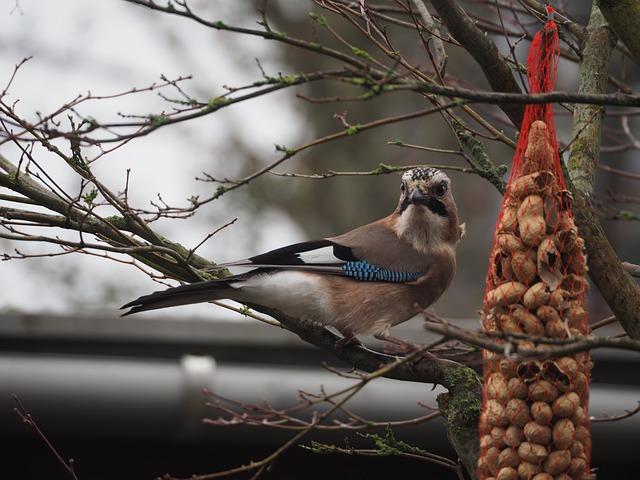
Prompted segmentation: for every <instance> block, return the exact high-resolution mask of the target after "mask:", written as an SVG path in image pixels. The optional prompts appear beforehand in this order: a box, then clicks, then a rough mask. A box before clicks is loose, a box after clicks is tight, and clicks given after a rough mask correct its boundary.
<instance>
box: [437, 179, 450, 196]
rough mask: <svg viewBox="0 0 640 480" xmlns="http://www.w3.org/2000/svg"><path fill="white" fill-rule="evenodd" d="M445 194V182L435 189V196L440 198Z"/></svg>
mask: <svg viewBox="0 0 640 480" xmlns="http://www.w3.org/2000/svg"><path fill="white" fill-rule="evenodd" d="M445 193H447V182H440V183H439V184H438V186H437V187H436V195H437V196H439V197H441V196H443V195H444V194H445Z"/></svg>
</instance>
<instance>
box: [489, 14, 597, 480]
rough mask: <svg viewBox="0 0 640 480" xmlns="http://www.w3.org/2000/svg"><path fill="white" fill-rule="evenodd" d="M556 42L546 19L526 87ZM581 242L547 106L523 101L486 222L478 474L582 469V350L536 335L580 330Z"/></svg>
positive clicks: (581, 474)
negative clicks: (553, 353) (570, 350)
mask: <svg viewBox="0 0 640 480" xmlns="http://www.w3.org/2000/svg"><path fill="white" fill-rule="evenodd" d="M558 57H559V41H558V34H557V28H556V25H555V23H554V22H553V21H551V20H550V21H549V22H548V23H547V24H546V25H545V27H544V28H543V29H542V30H541V31H540V32H538V33H537V34H536V36H535V38H534V41H533V43H532V46H531V50H530V53H529V58H528V60H527V67H528V80H529V88H530V92H531V93H543V92H548V91H551V90H553V88H554V85H555V78H556V70H557V62H558ZM586 272H587V266H586V260H585V255H584V241H583V239H582V238H581V237H580V236H579V233H578V229H577V227H576V225H575V223H574V221H573V214H572V211H571V195H570V194H569V192H567V190H566V187H565V182H564V177H563V174H562V168H561V164H560V158H559V155H558V148H557V142H556V136H555V127H554V124H553V110H552V105H550V104H541V105H528V106H527V108H526V111H525V118H524V121H523V125H522V128H521V131H520V137H519V140H518V146H517V148H516V153H515V156H514V159H513V165H512V171H511V176H510V178H509V182H508V184H507V189H506V193H505V196H504V199H503V203H502V210H501V212H500V216H499V218H498V222H497V224H496V228H495V241H494V245H493V250H492V252H491V257H490V267H489V273H488V276H487V290H486V295H485V299H484V318H483V327H484V329H485V331H488V332H494V333H495V334H496V343H497V344H499V345H502V346H504V349H505V352H504V354H496V353H492V352H489V351H485V352H484V360H485V367H484V399H483V411H482V415H481V418H480V458H479V461H478V477H479V478H480V479H481V480H487V479H491V480H493V479H498V480H507V479H514V480H516V479H534V480H569V479H574V480H575V479H583V478H586V476H587V475H588V474H589V454H590V450H591V448H590V447H591V436H590V430H589V421H588V416H587V407H588V397H589V394H588V392H589V369H590V358H589V354H588V353H579V354H575V355H567V356H562V357H550V356H549V355H546V356H544V355H542V356H535V357H531V356H530V357H529V358H526V357H524V356H522V355H518V353H517V352H516V353H515V354H514V353H513V352H510V349H512V348H513V347H512V346H513V343H512V342H507V341H506V340H505V337H509V338H515V339H517V349H518V350H519V351H523V350H525V349H529V350H532V351H535V352H536V353H542V354H543V353H544V350H547V349H549V348H551V343H549V342H545V340H558V339H567V338H570V337H575V336H581V335H586V334H587V333H588V324H587V312H586V309H585V293H586V289H587V282H586V279H585V275H586Z"/></svg>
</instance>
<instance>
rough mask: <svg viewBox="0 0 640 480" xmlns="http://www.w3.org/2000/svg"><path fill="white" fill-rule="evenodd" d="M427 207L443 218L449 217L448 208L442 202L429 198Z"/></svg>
mask: <svg viewBox="0 0 640 480" xmlns="http://www.w3.org/2000/svg"><path fill="white" fill-rule="evenodd" d="M426 205H427V207H428V208H429V210H431V211H432V212H433V213H435V214H436V215H440V216H441V217H446V216H447V207H445V206H444V203H442V202H441V201H440V200H438V199H437V198H434V197H429V199H428V200H427V202H426Z"/></svg>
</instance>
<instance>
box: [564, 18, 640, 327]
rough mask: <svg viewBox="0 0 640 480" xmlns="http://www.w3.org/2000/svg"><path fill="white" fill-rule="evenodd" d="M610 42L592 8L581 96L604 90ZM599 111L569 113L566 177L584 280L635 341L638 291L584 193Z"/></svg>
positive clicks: (593, 166)
mask: <svg viewBox="0 0 640 480" xmlns="http://www.w3.org/2000/svg"><path fill="white" fill-rule="evenodd" d="M614 43H615V38H614V37H613V35H612V33H611V31H610V30H609V28H608V27H607V25H606V23H605V21H604V18H603V17H602V14H601V13H600V10H599V9H598V7H597V6H595V5H594V6H593V8H592V11H591V18H590V21H589V25H588V27H587V34H586V38H585V42H584V47H583V52H584V55H583V59H582V62H581V63H580V85H579V91H580V92H581V93H600V92H602V91H604V90H605V87H606V81H607V70H608V66H609V58H610V55H611V51H612V48H613V46H614ZM603 116H604V110H603V109H602V108H600V107H597V106H595V105H579V106H576V108H575V109H574V122H573V132H574V137H575V140H574V141H573V143H572V144H571V150H570V153H569V162H568V169H569V178H568V179H567V180H570V181H571V184H572V186H571V190H572V191H573V193H574V197H575V204H574V214H575V219H576V222H577V224H578V228H579V229H580V233H581V235H582V236H583V237H584V239H585V243H586V247H587V252H588V255H587V261H588V266H589V277H590V278H591V280H593V282H594V283H595V284H596V286H597V287H598V290H599V291H600V293H601V294H602V296H603V297H604V299H605V300H606V302H607V304H608V305H609V307H610V308H611V310H612V311H613V313H614V315H615V316H616V317H617V318H618V320H619V321H620V324H621V325H622V327H623V328H624V330H625V331H626V332H627V334H628V335H629V337H631V338H633V339H640V287H639V286H638V284H637V283H636V282H635V281H634V279H633V277H632V276H631V275H630V274H629V272H628V271H627V270H626V269H625V268H624V266H623V265H622V262H621V261H620V259H619V258H618V256H617V255H616V253H615V251H614V250H613V248H612V247H611V244H610V243H609V241H608V240H607V237H606V236H605V234H604V232H603V230H602V227H601V225H600V223H599V221H598V219H597V218H596V216H595V215H594V213H593V210H592V208H591V199H590V195H591V192H592V190H593V185H594V183H595V175H596V170H597V165H598V162H599V161H600V138H601V129H602V118H603Z"/></svg>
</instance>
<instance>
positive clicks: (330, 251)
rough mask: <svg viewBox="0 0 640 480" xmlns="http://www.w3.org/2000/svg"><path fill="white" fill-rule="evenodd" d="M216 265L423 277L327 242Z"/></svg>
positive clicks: (392, 278) (382, 278)
mask: <svg viewBox="0 0 640 480" xmlns="http://www.w3.org/2000/svg"><path fill="white" fill-rule="evenodd" d="M220 266H247V267H256V268H260V269H276V270H277V269H295V270H306V271H315V272H325V273H329V274H334V275H344V276H347V277H350V278H353V279H356V280H360V281H369V282H398V283H402V282H412V281H415V280H418V279H419V278H420V277H422V276H423V275H424V274H425V272H424V271H408V270H406V269H404V270H395V269H391V268H382V267H379V266H377V265H375V264H373V263H370V262H367V261H365V260H361V259H360V258H358V257H357V256H356V255H355V254H354V252H353V250H352V248H351V247H348V246H346V245H341V244H340V243H337V242H334V241H332V240H327V239H324V240H315V241H310V242H301V243H295V244H293V245H288V246H286V247H282V248H278V249H276V250H271V251H269V252H266V253H263V254H260V255H256V256H254V257H251V258H248V259H247V260H243V261H240V262H232V263H228V264H224V265H218V267H220Z"/></svg>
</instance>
